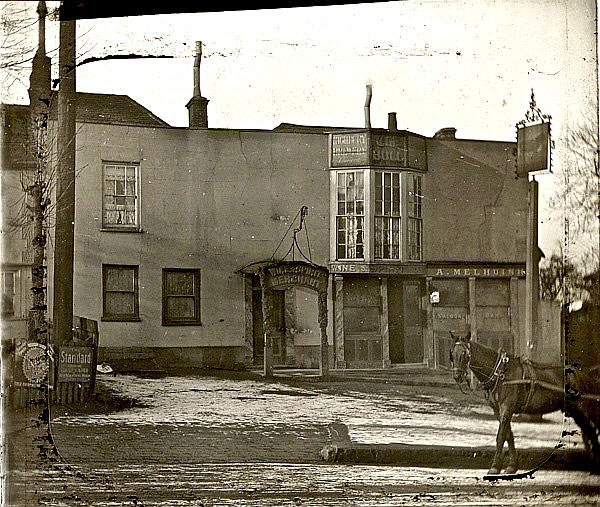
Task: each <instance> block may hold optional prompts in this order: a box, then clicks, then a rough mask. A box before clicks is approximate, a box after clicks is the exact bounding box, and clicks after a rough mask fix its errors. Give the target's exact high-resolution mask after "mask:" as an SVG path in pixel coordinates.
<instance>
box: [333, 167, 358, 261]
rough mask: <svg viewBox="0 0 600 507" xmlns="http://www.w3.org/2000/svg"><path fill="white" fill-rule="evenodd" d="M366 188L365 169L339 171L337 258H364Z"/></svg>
mask: <svg viewBox="0 0 600 507" xmlns="http://www.w3.org/2000/svg"><path fill="white" fill-rule="evenodd" d="M364 226H365V188H364V175H363V171H339V172H338V173H337V216H336V230H337V258H338V259H362V258H364Z"/></svg>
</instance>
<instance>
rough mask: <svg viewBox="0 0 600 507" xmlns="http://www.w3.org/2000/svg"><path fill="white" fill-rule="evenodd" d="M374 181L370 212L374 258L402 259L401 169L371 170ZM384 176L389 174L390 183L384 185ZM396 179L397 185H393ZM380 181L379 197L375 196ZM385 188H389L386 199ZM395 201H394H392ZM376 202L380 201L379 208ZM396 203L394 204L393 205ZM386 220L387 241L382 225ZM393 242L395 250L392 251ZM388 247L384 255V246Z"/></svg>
mask: <svg viewBox="0 0 600 507" xmlns="http://www.w3.org/2000/svg"><path fill="white" fill-rule="evenodd" d="M373 174H374V176H375V178H374V179H375V181H374V183H373V187H374V191H375V199H374V202H373V209H372V213H373V216H374V224H375V230H374V233H373V244H374V258H375V259H377V260H401V259H402V237H403V234H402V227H403V220H402V205H403V201H404V199H403V191H402V188H403V185H402V172H401V171H389V170H388V171H385V170H377V171H373ZM386 176H389V180H390V185H386V181H385V180H386ZM394 180H396V182H397V185H394ZM379 181H381V196H380V197H381V199H378V198H377V197H378V196H377V188H378V182H379ZM386 189H389V200H388V199H386ZM394 201H396V202H394ZM378 203H381V210H379V209H378ZM394 204H396V206H394ZM386 222H387V225H388V231H390V232H389V236H388V240H389V241H384V239H385V235H384V225H385V223H386ZM394 235H397V236H396V238H395V239H396V240H397V241H396V242H394ZM394 243H396V246H397V250H396V251H394V246H395V245H394ZM386 246H387V247H388V254H387V255H385V247H386Z"/></svg>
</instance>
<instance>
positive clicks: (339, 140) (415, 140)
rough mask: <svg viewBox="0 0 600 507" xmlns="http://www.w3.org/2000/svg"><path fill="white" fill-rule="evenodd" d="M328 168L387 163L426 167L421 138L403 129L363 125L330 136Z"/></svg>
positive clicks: (421, 169)
mask: <svg viewBox="0 0 600 507" xmlns="http://www.w3.org/2000/svg"><path fill="white" fill-rule="evenodd" d="M330 145H331V146H330V161H331V167H332V168H343V167H365V166H370V167H390V168H401V169H408V170H411V171H419V172H426V171H427V151H426V146H425V138H424V137H421V136H419V135H417V134H412V133H411V132H406V131H397V132H396V131H394V132H390V131H389V130H383V129H364V130H357V131H345V132H339V133H333V134H331V136H330Z"/></svg>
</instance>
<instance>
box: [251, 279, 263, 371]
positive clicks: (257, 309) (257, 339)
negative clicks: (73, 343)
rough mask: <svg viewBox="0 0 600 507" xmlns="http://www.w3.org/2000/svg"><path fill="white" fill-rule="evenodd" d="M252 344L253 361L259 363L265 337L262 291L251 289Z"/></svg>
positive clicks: (261, 359) (261, 357)
mask: <svg viewBox="0 0 600 507" xmlns="http://www.w3.org/2000/svg"><path fill="white" fill-rule="evenodd" d="M252 346H253V351H254V363H255V364H261V363H262V361H263V359H264V350H265V337H264V328H263V313H262V291H261V290H260V288H258V289H253V290H252Z"/></svg>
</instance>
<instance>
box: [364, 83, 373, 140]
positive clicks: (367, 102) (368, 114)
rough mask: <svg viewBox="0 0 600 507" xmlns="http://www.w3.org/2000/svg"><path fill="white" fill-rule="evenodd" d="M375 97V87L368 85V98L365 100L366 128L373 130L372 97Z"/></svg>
mask: <svg viewBox="0 0 600 507" xmlns="http://www.w3.org/2000/svg"><path fill="white" fill-rule="evenodd" d="M372 95H373V87H372V86H371V85H370V84H368V85H367V98H366V99H365V128H367V129H370V128H371V97H372Z"/></svg>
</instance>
